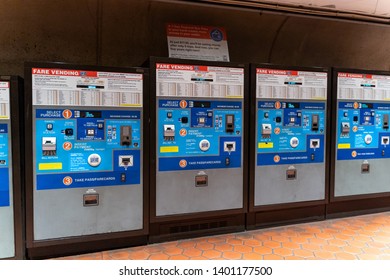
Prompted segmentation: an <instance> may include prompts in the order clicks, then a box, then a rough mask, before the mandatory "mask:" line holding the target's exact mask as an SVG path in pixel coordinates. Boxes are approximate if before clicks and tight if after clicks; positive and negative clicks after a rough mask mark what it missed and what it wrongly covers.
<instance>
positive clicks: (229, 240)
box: [227, 238, 244, 245]
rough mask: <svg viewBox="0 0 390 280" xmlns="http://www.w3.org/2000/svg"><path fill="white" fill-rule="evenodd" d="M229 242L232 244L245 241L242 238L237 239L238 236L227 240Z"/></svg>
mask: <svg viewBox="0 0 390 280" xmlns="http://www.w3.org/2000/svg"><path fill="white" fill-rule="evenodd" d="M227 243H229V244H231V245H242V244H244V241H242V240H241V239H237V238H230V239H228V240H227Z"/></svg>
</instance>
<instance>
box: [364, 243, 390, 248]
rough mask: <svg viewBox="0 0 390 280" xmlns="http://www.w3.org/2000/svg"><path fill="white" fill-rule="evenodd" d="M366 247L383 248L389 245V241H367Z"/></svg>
mask: <svg viewBox="0 0 390 280" xmlns="http://www.w3.org/2000/svg"><path fill="white" fill-rule="evenodd" d="M367 246H368V247H372V248H378V249H385V248H388V247H389V246H390V243H388V242H387V243H382V242H367Z"/></svg>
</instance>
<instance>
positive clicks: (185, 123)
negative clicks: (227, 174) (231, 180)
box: [156, 63, 244, 172]
mask: <svg viewBox="0 0 390 280" xmlns="http://www.w3.org/2000/svg"><path fill="white" fill-rule="evenodd" d="M156 83H157V84H156V89H157V90H156V95H157V126H156V133H157V156H158V171H161V172H164V171H180V170H194V169H203V170H207V169H220V168H240V167H242V139H243V92H244V69H243V68H230V67H216V66H204V65H185V64H164V63H157V64H156Z"/></svg>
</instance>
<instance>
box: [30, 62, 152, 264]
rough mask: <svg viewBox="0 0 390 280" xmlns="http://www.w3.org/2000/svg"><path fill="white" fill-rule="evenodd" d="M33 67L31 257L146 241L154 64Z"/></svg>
mask: <svg viewBox="0 0 390 280" xmlns="http://www.w3.org/2000/svg"><path fill="white" fill-rule="evenodd" d="M25 69H26V73H25V77H26V97H25V99H26V102H25V110H26V114H27V115H26V164H27V167H28V168H27V170H28V172H27V174H26V179H27V186H26V187H27V252H28V257H29V258H41V257H48V256H55V255H65V254H74V253H80V252H85V251H92V250H102V249H107V248H115V247H121V246H130V245H135V244H144V243H146V241H147V233H148V224H147V220H148V216H147V215H148V211H147V209H148V204H147V200H146V199H147V197H148V190H147V188H148V175H147V170H148V169H147V168H145V166H146V164H145V160H144V159H145V158H147V157H148V154H147V144H146V143H145V141H144V139H148V137H149V136H148V134H147V131H148V129H147V126H148V121H147V120H148V117H147V110H146V109H145V104H146V105H147V104H148V101H147V96H148V93H147V85H148V73H147V72H146V70H144V69H141V68H106V67H92V66H75V65H67V64H60V63H27V64H26V67H25ZM146 108H147V106H146Z"/></svg>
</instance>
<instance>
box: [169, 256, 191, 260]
mask: <svg viewBox="0 0 390 280" xmlns="http://www.w3.org/2000/svg"><path fill="white" fill-rule="evenodd" d="M169 259H170V260H189V259H190V258H189V257H187V256H183V255H176V256H170V257H169Z"/></svg>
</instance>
